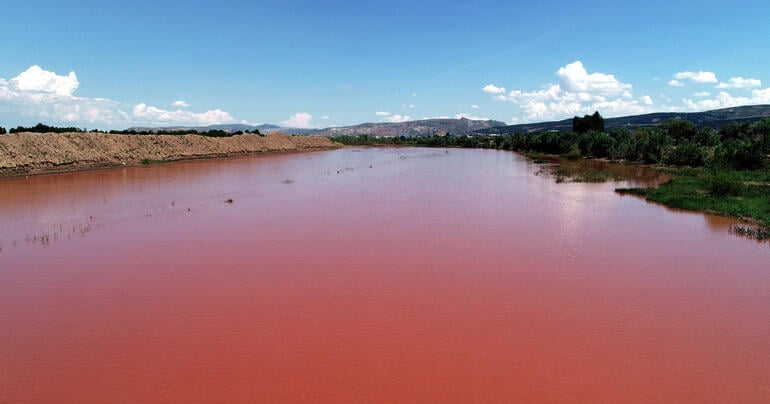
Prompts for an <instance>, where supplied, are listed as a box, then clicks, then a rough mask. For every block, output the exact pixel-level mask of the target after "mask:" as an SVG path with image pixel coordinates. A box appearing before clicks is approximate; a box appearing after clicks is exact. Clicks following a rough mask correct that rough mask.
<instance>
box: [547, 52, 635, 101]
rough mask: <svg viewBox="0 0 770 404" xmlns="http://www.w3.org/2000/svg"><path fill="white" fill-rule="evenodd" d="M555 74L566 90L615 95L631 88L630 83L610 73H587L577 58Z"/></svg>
mask: <svg viewBox="0 0 770 404" xmlns="http://www.w3.org/2000/svg"><path fill="white" fill-rule="evenodd" d="M557 75H558V76H559V79H560V83H561V85H562V87H563V88H564V90H565V91H568V92H573V93H594V94H607V95H616V94H621V93H624V92H625V91H628V90H631V85H630V84H625V83H621V82H620V81H618V79H616V78H615V76H613V75H611V74H604V73H590V74H589V73H588V71H586V69H585V67H583V63H582V62H580V61H579V60H578V61H576V62H572V63H570V64H568V65H566V66H564V67H562V68H560V69H559V71H558V72H557Z"/></svg>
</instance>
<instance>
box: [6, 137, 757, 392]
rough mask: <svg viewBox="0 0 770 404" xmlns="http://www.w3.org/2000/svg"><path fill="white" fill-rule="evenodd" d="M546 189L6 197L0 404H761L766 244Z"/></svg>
mask: <svg viewBox="0 0 770 404" xmlns="http://www.w3.org/2000/svg"><path fill="white" fill-rule="evenodd" d="M536 171H538V167H536V166H534V165H532V164H530V163H528V162H526V161H525V160H524V159H523V158H522V157H520V156H518V155H516V154H513V153H510V152H501V151H484V150H442V149H408V148H402V149H343V150H336V151H328V152H315V153H306V154H292V155H274V156H267V157H248V158H236V159H224V160H206V161H194V162H184V163H174V164H163V165H152V166H144V167H131V168H122V169H113V170H103V171H93V172H81V173H70V174H60V175H48V176H39V177H31V178H12V179H2V180H0V248H2V250H0V401H2V402H149V401H152V402H210V401H217V402H231V401H247V400H248V401H267V402H275V401H282V402H287V401H288V402H298V401H299V402H307V401H310V402H349V401H356V402H362V401H373V402H416V401H417V402H431V401H432V402H452V401H496V402H501V401H605V402H619V401H637V402H650V401H657V402H681V401H690V402H768V401H770V382H768V381H770V246H768V245H767V244H762V243H757V242H754V241H750V240H746V239H743V238H740V237H737V236H734V235H731V234H729V231H728V226H729V224H730V223H731V222H730V221H729V220H727V219H721V218H715V217H710V216H704V215H701V214H693V213H685V212H679V211H672V210H668V209H666V208H664V207H661V206H658V205H653V204H648V203H646V202H644V201H643V200H641V199H638V198H635V197H631V196H619V195H617V194H615V193H614V192H613V188H614V187H619V186H628V185H629V184H627V183H608V184H575V183H564V184H556V183H555V181H554V179H553V178H549V177H547V176H543V175H534V173H535V172H536ZM228 199H232V201H233V202H232V203H226V202H225V201H226V200H228Z"/></svg>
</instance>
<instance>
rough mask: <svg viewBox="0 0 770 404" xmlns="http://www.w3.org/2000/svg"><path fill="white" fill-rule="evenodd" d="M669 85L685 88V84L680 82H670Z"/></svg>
mask: <svg viewBox="0 0 770 404" xmlns="http://www.w3.org/2000/svg"><path fill="white" fill-rule="evenodd" d="M668 85H669V86H671V87H684V83H682V82H681V81H679V80H670V81H669V82H668Z"/></svg>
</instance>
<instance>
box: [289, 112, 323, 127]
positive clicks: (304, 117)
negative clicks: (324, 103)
mask: <svg viewBox="0 0 770 404" xmlns="http://www.w3.org/2000/svg"><path fill="white" fill-rule="evenodd" d="M312 121H313V115H310V114H308V113H307V112H297V113H296V114H294V115H292V116H291V117H289V119H287V120H285V121H283V122H281V125H283V126H284V127H287V128H299V129H312V128H315V125H314V124H313V122H312Z"/></svg>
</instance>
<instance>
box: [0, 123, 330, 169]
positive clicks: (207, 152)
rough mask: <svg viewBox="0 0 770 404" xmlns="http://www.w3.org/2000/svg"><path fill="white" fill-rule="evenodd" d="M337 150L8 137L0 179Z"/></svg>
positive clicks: (86, 136)
mask: <svg viewBox="0 0 770 404" xmlns="http://www.w3.org/2000/svg"><path fill="white" fill-rule="evenodd" d="M337 147H341V145H340V144H338V143H334V142H332V141H331V140H329V139H327V138H324V137H315V136H289V135H284V134H280V133H271V134H269V135H267V136H265V137H261V136H258V135H252V134H243V135H236V136H232V137H222V138H214V137H204V136H200V135H111V134H105V133H13V134H5V135H0V176H6V177H7V176H14V175H29V174H41V173H51V172H61V171H75V170H86V169H91V168H102V167H111V166H122V165H137V164H142V163H143V162H144V163H146V162H157V161H175V160H186V159H197V158H208V157H221V156H231V155H239V154H252V153H270V152H295V151H307V150H321V149H331V148H337Z"/></svg>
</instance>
